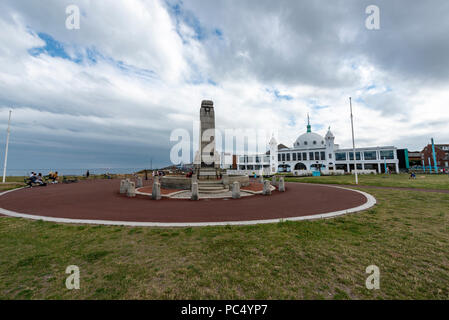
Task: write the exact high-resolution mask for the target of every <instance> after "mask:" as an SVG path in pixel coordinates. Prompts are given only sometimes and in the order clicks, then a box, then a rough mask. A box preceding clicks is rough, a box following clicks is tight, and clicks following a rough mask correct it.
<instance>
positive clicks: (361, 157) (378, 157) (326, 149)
mask: <svg viewBox="0 0 449 320" xmlns="http://www.w3.org/2000/svg"><path fill="white" fill-rule="evenodd" d="M334 140H335V136H334V135H333V134H332V132H331V130H330V128H329V130H328V131H327V133H326V135H325V136H324V137H322V136H321V135H319V134H317V133H314V132H312V130H311V126H310V123H309V124H308V125H307V132H306V133H304V134H302V135H300V136H299V137H298V138H297V139H296V141H295V142H294V143H293V147H291V148H282V149H278V145H277V142H276V140H275V139H274V137H273V138H271V140H270V143H269V152H267V153H266V154H259V155H248V156H238V157H237V169H238V170H246V171H251V172H254V173H257V174H258V173H259V172H260V173H262V172H263V174H265V175H269V174H274V173H276V172H292V173H297V174H299V173H300V172H301V171H302V172H303V171H316V170H320V171H322V172H328V173H330V174H332V172H334V173H335V172H337V171H338V172H341V171H344V172H353V170H354V153H353V150H352V148H351V149H340V148H339V146H338V145H337V144H335V143H334ZM356 164H357V170H359V171H363V172H365V173H367V172H378V173H381V172H385V167H387V168H388V169H387V170H388V171H390V172H396V173H399V160H398V158H397V148H396V147H393V146H385V147H372V148H356Z"/></svg>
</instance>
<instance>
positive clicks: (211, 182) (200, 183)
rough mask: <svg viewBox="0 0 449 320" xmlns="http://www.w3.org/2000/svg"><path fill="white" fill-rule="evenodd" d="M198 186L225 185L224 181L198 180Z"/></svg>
mask: <svg viewBox="0 0 449 320" xmlns="http://www.w3.org/2000/svg"><path fill="white" fill-rule="evenodd" d="M198 184H199V185H200V186H201V185H215V184H223V180H198Z"/></svg>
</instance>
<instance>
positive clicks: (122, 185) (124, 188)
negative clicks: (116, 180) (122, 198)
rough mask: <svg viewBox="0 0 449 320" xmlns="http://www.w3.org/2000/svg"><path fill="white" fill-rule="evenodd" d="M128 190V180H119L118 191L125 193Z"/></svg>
mask: <svg viewBox="0 0 449 320" xmlns="http://www.w3.org/2000/svg"><path fill="white" fill-rule="evenodd" d="M127 191H128V182H127V181H126V180H121V181H120V193H122V194H123V193H126V192H127Z"/></svg>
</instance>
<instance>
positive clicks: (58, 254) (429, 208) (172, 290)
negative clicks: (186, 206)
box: [0, 189, 449, 299]
mask: <svg viewBox="0 0 449 320" xmlns="http://www.w3.org/2000/svg"><path fill="white" fill-rule="evenodd" d="M370 193H371V194H373V195H374V196H375V197H376V198H377V200H378V205H376V206H375V207H374V208H372V209H370V210H368V211H364V212H360V213H356V214H351V215H346V216H343V217H339V218H335V219H328V220H317V221H302V222H283V223H278V224H269V225H256V226H232V227H231V226H227V227H205V228H171V229H164V228H131V227H116V226H85V225H63V224H56V223H49V222H42V221H30V220H24V219H16V218H9V217H2V218H0V299H124V298H129V299H142V298H146V299H449V212H448V211H449V210H448V208H449V194H440V193H424V192H413V191H402V190H380V189H373V190H370ZM371 264H375V265H377V266H378V267H379V268H380V278H381V282H380V290H374V291H370V290H368V289H366V287H365V280H366V278H367V276H368V274H365V269H366V267H367V266H368V265H371ZM68 265H77V266H79V268H80V271H81V289H80V290H68V289H66V288H65V279H66V277H67V276H68V275H66V274H65V269H66V267H67V266H68Z"/></svg>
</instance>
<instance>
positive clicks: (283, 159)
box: [282, 153, 285, 161]
mask: <svg viewBox="0 0 449 320" xmlns="http://www.w3.org/2000/svg"><path fill="white" fill-rule="evenodd" d="M282 161H285V153H283V154H282Z"/></svg>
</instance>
